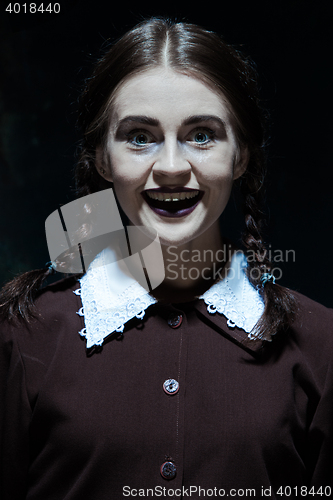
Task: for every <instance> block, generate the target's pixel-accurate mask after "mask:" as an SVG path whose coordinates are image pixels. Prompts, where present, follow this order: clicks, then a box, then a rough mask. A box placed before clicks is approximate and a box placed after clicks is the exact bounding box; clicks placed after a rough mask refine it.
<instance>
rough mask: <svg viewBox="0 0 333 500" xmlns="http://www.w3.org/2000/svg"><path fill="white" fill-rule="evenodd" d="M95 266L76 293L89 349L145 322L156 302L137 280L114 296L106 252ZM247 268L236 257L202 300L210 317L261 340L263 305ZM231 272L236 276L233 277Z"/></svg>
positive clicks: (241, 260)
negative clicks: (133, 323)
mask: <svg viewBox="0 0 333 500" xmlns="http://www.w3.org/2000/svg"><path fill="white" fill-rule="evenodd" d="M94 264H96V265H94V266H93V267H90V268H89V269H88V271H87V273H86V274H85V275H84V276H83V277H82V278H81V279H80V280H79V281H80V284H81V288H79V289H78V290H75V291H74V293H75V294H76V295H78V296H80V297H81V301H82V307H81V308H80V310H79V311H78V312H77V314H78V315H79V316H83V317H84V322H85V327H84V328H83V329H82V330H81V331H80V332H79V334H80V335H81V336H83V337H85V338H86V339H87V348H89V347H91V346H93V345H101V344H102V343H103V341H104V339H105V338H106V337H108V336H109V335H110V334H111V333H113V332H122V331H123V330H124V326H125V324H126V323H127V322H128V321H129V320H130V319H132V318H134V317H136V318H139V319H142V318H143V317H144V315H145V311H146V309H148V307H150V306H151V305H152V304H155V303H156V302H157V300H156V299H154V298H153V297H152V296H151V295H149V293H148V292H147V291H146V290H145V289H144V288H143V287H142V286H141V285H139V283H137V282H136V281H135V282H133V283H132V284H131V285H129V286H128V287H127V288H126V289H125V290H124V291H123V292H122V293H121V294H118V295H115V294H113V293H112V290H111V288H110V286H111V285H112V283H110V279H109V278H108V276H107V272H106V268H105V265H103V252H101V254H99V255H98V256H97V257H96V259H95V261H94ZM246 265H247V263H246V258H245V256H244V255H242V256H240V255H235V256H234V258H233V260H232V264H231V269H230V271H229V273H228V276H227V278H226V279H224V280H221V281H219V282H217V283H215V284H214V285H213V286H212V287H211V288H210V289H209V290H207V291H206V292H205V293H204V294H203V295H201V296H200V297H199V298H200V299H203V300H204V302H205V304H206V305H207V311H208V312H209V313H210V314H215V313H216V312H218V313H219V314H223V315H224V316H225V317H226V318H227V320H228V321H227V325H228V327H229V328H235V327H236V326H237V327H238V328H241V329H243V330H245V332H246V333H247V334H248V337H249V338H250V339H252V340H253V339H256V338H260V336H259V335H258V333H257V332H256V331H255V330H254V326H255V324H256V323H257V321H258V320H259V318H260V316H261V315H262V313H263V311H264V302H263V299H262V297H261V295H260V293H259V292H258V291H257V290H256V289H255V288H254V287H253V286H252V285H251V283H250V282H249V280H248V278H247V276H246V273H245V269H246ZM231 270H233V272H236V273H237V275H235V276H234V277H232V278H231V277H230V275H231V274H232V273H231ZM231 285H232V286H231ZM235 291H236V293H237V295H236V293H235Z"/></svg>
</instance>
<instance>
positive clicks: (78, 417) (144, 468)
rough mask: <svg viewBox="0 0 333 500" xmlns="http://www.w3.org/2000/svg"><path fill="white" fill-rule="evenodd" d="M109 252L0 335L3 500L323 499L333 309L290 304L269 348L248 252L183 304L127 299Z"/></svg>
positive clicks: (332, 402) (143, 296)
mask: <svg viewBox="0 0 333 500" xmlns="http://www.w3.org/2000/svg"><path fill="white" fill-rule="evenodd" d="M104 257H105V254H104V251H103V252H102V253H101V254H100V255H99V256H98V257H97V261H96V262H95V261H94V262H95V264H96V263H97V265H95V266H91V268H89V270H88V271H87V273H86V274H85V275H84V277H83V278H82V279H81V280H80V281H77V280H76V279H75V278H67V279H64V280H61V281H59V282H57V283H55V284H53V285H50V286H48V287H46V288H45V289H44V290H43V291H42V292H41V293H40V294H39V297H38V299H37V300H36V308H37V309H36V311H37V317H36V319H34V320H32V321H31V322H30V323H28V324H27V323H24V322H20V323H18V324H15V325H10V324H7V323H3V324H2V325H1V328H0V334H1V365H0V374H1V473H2V475H1V490H0V491H1V498H2V499H3V500H21V499H22V500H23V499H24V500H110V499H117V500H118V499H121V498H126V497H129V498H132V497H134V496H138V497H139V496H140V497H143V498H144V497H150V498H157V497H161V498H163V497H164V498H202V497H203V496H211V497H213V498H214V497H216V498H218V497H221V496H227V495H228V496H229V497H230V496H233V497H234V498H241V497H244V496H245V493H244V492H245V491H248V492H249V493H248V494H247V496H252V497H254V496H256V497H265V496H269V497H270V498H283V496H281V493H286V494H287V495H288V493H289V495H288V496H290V497H291V498H296V497H304V496H305V493H306V492H310V497H309V498H325V497H328V496H329V495H328V494H331V493H332V492H333V486H332V482H333V480H332V476H333V474H332V468H333V466H332V463H333V451H332V450H333V443H332V434H333V433H332V427H333V363H332V355H333V312H332V310H330V309H327V308H325V307H324V306H321V305H319V304H317V303H315V302H313V301H312V300H310V299H308V298H306V297H304V296H302V295H300V294H296V297H297V300H298V305H299V312H298V315H297V319H296V321H295V323H294V325H293V327H292V328H290V329H289V330H288V331H287V332H284V333H282V332H280V333H277V334H276V335H275V336H274V337H273V338H272V342H267V341H263V340H262V339H261V338H259V336H258V335H255V334H253V333H251V330H252V329H253V326H254V325H255V323H256V321H257V320H258V318H259V317H260V315H261V314H262V312H263V307H264V304H263V301H262V298H261V295H260V293H259V291H257V290H256V289H254V288H253V287H252V285H251V284H250V283H249V281H248V279H247V277H246V274H245V267H246V261H245V258H244V257H243V256H242V255H240V254H236V255H235V256H234V258H233V259H232V263H231V267H230V270H229V273H228V276H227V277H226V278H225V279H224V280H221V281H219V282H217V283H215V284H214V285H213V286H212V287H211V288H210V289H209V290H207V292H206V293H205V294H203V295H202V296H201V297H200V298H198V299H196V300H194V301H192V302H188V303H183V304H179V303H178V304H172V303H170V304H162V303H159V302H158V301H157V300H156V299H155V298H154V297H153V294H152V295H151V294H149V293H148V292H147V291H146V290H145V289H144V288H142V287H141V286H140V285H139V284H138V283H136V282H135V281H134V280H132V281H131V280H129V281H128V283H126V287H125V289H124V290H122V291H121V293H119V290H118V289H117V286H116V284H115V281H114V277H115V276H116V274H115V273H117V272H119V269H116V267H115V266H116V264H113V265H112V266H108V265H103V258H104ZM311 488H312V489H311ZM320 488H321V491H322V494H320ZM331 488H332V489H331ZM250 492H252V493H250ZM318 492H319V493H318ZM204 493H205V495H204ZM312 493H313V494H312ZM317 493H318V495H317ZM316 495H317V496H316Z"/></svg>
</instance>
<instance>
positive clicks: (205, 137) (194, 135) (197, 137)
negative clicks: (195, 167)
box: [189, 127, 216, 146]
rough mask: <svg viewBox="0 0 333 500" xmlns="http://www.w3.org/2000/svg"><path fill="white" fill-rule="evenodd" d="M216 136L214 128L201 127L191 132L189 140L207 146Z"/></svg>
mask: <svg viewBox="0 0 333 500" xmlns="http://www.w3.org/2000/svg"><path fill="white" fill-rule="evenodd" d="M215 136H216V133H215V132H214V130H211V129H208V128H202V127H200V128H197V129H196V130H193V131H192V132H191V134H190V137H189V140H190V141H192V142H194V144H197V145H198V146H205V145H208V144H209V143H210V142H212V141H213V140H214V138H215Z"/></svg>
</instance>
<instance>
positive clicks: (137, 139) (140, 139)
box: [132, 134, 149, 146]
mask: <svg viewBox="0 0 333 500" xmlns="http://www.w3.org/2000/svg"><path fill="white" fill-rule="evenodd" d="M132 141H133V142H134V144H138V145H140V146H142V145H143V144H147V142H148V141H149V138H148V136H147V135H146V134H138V135H135V136H134V137H133V139H132Z"/></svg>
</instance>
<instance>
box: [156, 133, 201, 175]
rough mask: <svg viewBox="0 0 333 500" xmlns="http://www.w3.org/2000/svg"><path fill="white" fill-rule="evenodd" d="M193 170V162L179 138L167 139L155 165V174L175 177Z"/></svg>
mask: <svg viewBox="0 0 333 500" xmlns="http://www.w3.org/2000/svg"><path fill="white" fill-rule="evenodd" d="M191 170H192V166H191V163H190V162H189V161H188V159H187V158H186V156H185V152H184V150H183V148H182V145H181V144H180V143H179V142H178V140H177V139H176V138H175V139H171V138H170V139H168V140H165V142H164V143H163V145H162V147H161V148H160V150H159V152H158V156H157V158H156V159H155V162H154V165H153V172H154V174H156V175H164V176H168V177H172V178H174V177H180V176H184V175H186V174H189V173H190V172H191Z"/></svg>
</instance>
